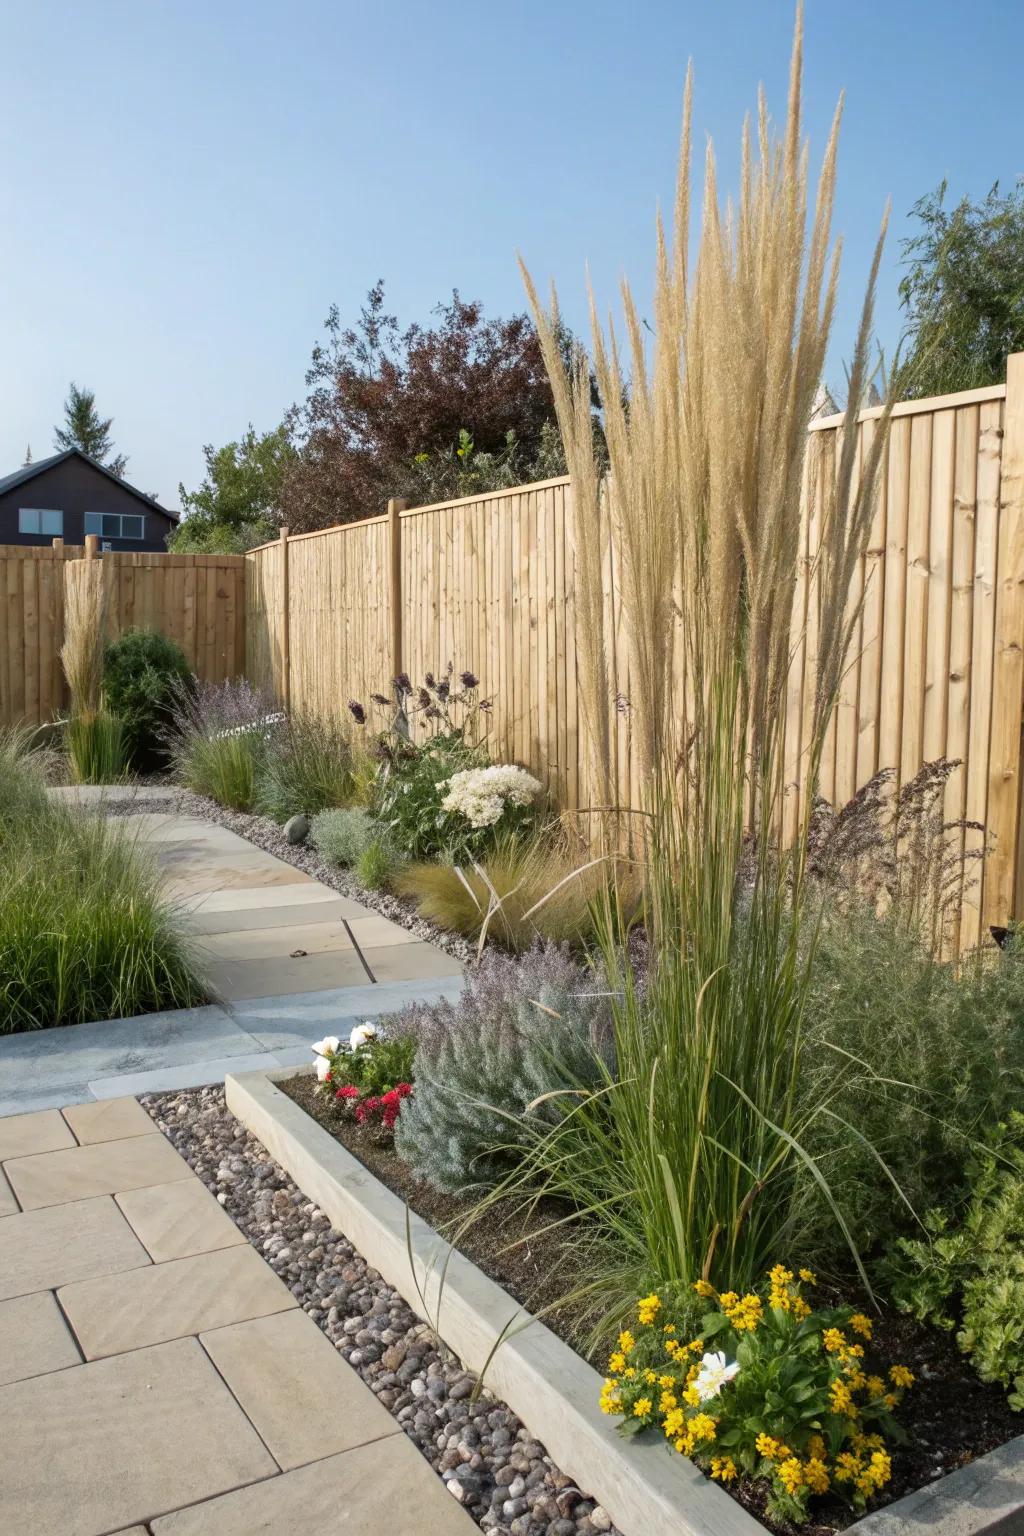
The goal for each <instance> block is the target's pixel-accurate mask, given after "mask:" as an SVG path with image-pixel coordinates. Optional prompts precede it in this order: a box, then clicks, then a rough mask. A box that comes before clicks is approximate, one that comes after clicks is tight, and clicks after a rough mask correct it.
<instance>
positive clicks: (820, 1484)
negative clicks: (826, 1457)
mask: <svg viewBox="0 0 1024 1536" xmlns="http://www.w3.org/2000/svg"><path fill="white" fill-rule="evenodd" d="M804 1482H805V1483H806V1484H807V1486H808V1488H809V1489H810V1490H811V1492H812V1493H828V1488H829V1476H828V1468H827V1467H826V1465H825V1463H824V1461H823V1460H822V1459H821V1457H820V1456H809V1457H808V1459H807V1460H806V1461H805V1462H804Z"/></svg>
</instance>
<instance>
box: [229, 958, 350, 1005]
mask: <svg viewBox="0 0 1024 1536" xmlns="http://www.w3.org/2000/svg"><path fill="white" fill-rule="evenodd" d="M202 970H203V975H204V977H206V979H207V980H208V981H209V984H210V986H211V987H213V988H214V989H215V990H216V992H217V993H218V995H219V996H221V997H223V998H225V999H226V1000H228V1001H229V1002H232V1003H234V1002H237V1001H244V1000H245V999H247V998H257V997H276V996H278V995H281V996H288V995H290V994H291V993H294V992H300V991H302V992H323V991H327V990H328V989H335V988H338V987H358V986H362V985H363V984H364V983H365V982H367V981H369V979H370V978H369V977H368V976H367V974H366V967H365V966H364V965H363V962H362V960H361V959H360V958H359V956H358V954H357V953H356V951H355V950H354V949H348V950H335V951H334V952H333V953H332V954H324V955H305V956H301V957H298V958H296V959H294V960H292V959H289V958H287V957H282V956H276V957H272V958H270V959H263V960H211V961H206V962H205V963H204V964H203V966H202Z"/></svg>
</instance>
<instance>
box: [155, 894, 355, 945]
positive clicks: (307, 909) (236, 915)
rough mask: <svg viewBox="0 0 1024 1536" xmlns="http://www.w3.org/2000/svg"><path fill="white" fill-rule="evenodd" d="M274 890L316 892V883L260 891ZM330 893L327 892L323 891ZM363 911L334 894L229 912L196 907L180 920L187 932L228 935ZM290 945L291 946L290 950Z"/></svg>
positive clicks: (337, 919) (333, 919) (317, 921)
mask: <svg viewBox="0 0 1024 1536" xmlns="http://www.w3.org/2000/svg"><path fill="white" fill-rule="evenodd" d="M275 889H276V890H280V891H286V892H288V894H289V895H291V894H293V893H295V892H303V893H304V892H305V891H306V890H308V889H312V890H314V891H316V890H317V889H319V887H317V886H313V887H307V886H305V885H286V886H281V887H274V886H264V887H263V889H262V891H261V894H263V895H266V894H270V895H271V896H273V894H274V892H275ZM224 894H225V895H227V896H231V895H234V894H243V893H241V892H237V893H236V892H231V891H226V892H225V893H224ZM327 894H328V895H330V893H329V892H328V893H327ZM365 911H366V908H365V907H361V906H360V905H359V903H358V902H357V901H351V900H350V899H349V897H347V896H337V897H335V898H334V899H333V900H324V901H320V900H317V901H303V902H288V903H283V902H282V903H280V904H278V903H274V902H272V903H271V905H269V906H267V905H264V906H262V907H232V908H231V909H230V910H229V911H226V912H224V911H220V910H218V911H209V910H208V909H207V908H206V907H205V906H200V907H196V909H195V910H194V911H191V912H184V913H183V914H182V923H183V925H184V926H185V927H186V928H187V929H188V930H189V932H190V933H196V934H201V935H205V934H232V933H242V932H244V931H245V930H247V929H250V928H262V929H273V928H293V927H295V926H296V925H297V924H300V923H301V924H306V923H308V924H311V925H312V924H315V925H316V926H317V927H319V925H320V924H321V923H340V922H341V919H342V918H343V917H348V918H353V917H360V916H362V914H363V913H364V912H365ZM294 947H295V946H294V945H293V946H292V948H293V949H294Z"/></svg>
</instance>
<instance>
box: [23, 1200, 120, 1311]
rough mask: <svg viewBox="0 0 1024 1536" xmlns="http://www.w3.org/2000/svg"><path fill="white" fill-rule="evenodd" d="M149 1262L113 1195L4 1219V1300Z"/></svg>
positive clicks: (25, 1212) (24, 1212)
mask: <svg viewBox="0 0 1024 1536" xmlns="http://www.w3.org/2000/svg"><path fill="white" fill-rule="evenodd" d="M143 1265H145V1266H147V1267H148V1265H149V1255H148V1253H147V1252H146V1250H145V1248H143V1246H142V1244H141V1243H140V1242H139V1240H138V1238H137V1237H136V1236H135V1233H134V1232H133V1231H132V1229H131V1227H130V1226H129V1225H128V1223H127V1222H126V1221H125V1219H124V1217H123V1216H122V1215H121V1212H120V1211H119V1210H118V1208H117V1206H116V1205H115V1204H114V1202H113V1200H111V1199H110V1198H109V1196H103V1197H101V1198H100V1199H96V1200H77V1201H75V1203H74V1204H73V1205H53V1206H49V1207H47V1208H46V1209H45V1210H39V1211H23V1212H21V1213H20V1214H19V1215H17V1216H5V1217H3V1219H2V1220H0V1300H3V1299H6V1298H7V1297H9V1296H25V1295H27V1294H28V1293H29V1292H30V1291H46V1290H52V1289H54V1288H55V1287H56V1286H58V1285H68V1284H70V1283H71V1282H72V1281H75V1280H88V1279H91V1278H92V1277H93V1276H96V1275H114V1274H118V1273H119V1272H121V1271H122V1270H127V1269H139V1268H141V1267H142V1266H143Z"/></svg>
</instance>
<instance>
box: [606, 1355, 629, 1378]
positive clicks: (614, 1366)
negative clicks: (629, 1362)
mask: <svg viewBox="0 0 1024 1536" xmlns="http://www.w3.org/2000/svg"><path fill="white" fill-rule="evenodd" d="M608 1369H609V1370H610V1371H611V1373H612V1375H618V1373H619V1371H624V1370H625V1369H626V1357H625V1355H624V1354H623V1353H622V1351H621V1349H617V1350H616V1351H615V1353H614V1354H613V1355H609V1356H608Z"/></svg>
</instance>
